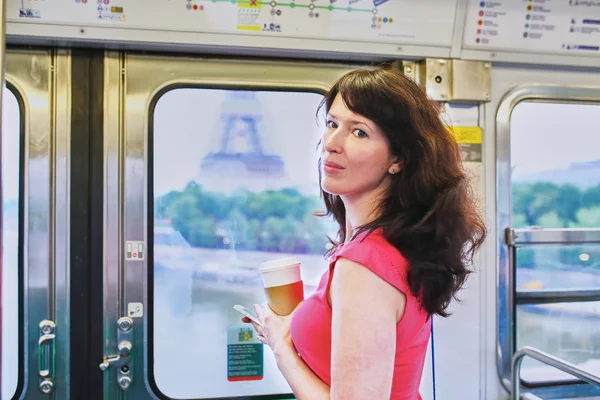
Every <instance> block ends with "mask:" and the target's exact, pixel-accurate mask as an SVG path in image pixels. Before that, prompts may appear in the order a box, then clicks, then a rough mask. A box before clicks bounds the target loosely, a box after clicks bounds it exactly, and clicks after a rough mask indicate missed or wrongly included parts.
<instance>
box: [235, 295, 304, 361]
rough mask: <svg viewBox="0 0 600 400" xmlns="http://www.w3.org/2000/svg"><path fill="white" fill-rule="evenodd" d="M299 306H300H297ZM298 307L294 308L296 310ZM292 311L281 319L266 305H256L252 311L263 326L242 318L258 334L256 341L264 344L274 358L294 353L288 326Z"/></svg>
mask: <svg viewBox="0 0 600 400" xmlns="http://www.w3.org/2000/svg"><path fill="white" fill-rule="evenodd" d="M298 306H300V305H298ZM297 309H298V307H296V310H297ZM296 310H294V311H293V312H292V313H291V314H290V315H288V316H285V317H282V316H279V315H277V314H275V313H274V312H273V310H271V307H269V304H268V303H265V304H263V305H262V307H261V306H259V305H258V304H255V305H254V311H255V312H256V316H257V317H258V319H259V321H261V322H262V324H263V326H260V325H258V324H256V323H255V322H252V321H250V319H248V318H247V317H244V318H242V321H244V322H250V323H251V324H252V326H253V327H254V329H255V330H256V332H257V333H258V337H257V339H258V340H259V341H260V342H262V343H264V344H266V345H267V346H269V347H270V348H271V350H273V353H274V354H275V357H276V358H277V357H279V356H280V355H281V354H284V353H285V352H288V351H290V350H292V351H294V352H295V350H294V344H293V343H292V336H291V333H290V325H291V322H292V316H293V315H294V313H295V312H296Z"/></svg>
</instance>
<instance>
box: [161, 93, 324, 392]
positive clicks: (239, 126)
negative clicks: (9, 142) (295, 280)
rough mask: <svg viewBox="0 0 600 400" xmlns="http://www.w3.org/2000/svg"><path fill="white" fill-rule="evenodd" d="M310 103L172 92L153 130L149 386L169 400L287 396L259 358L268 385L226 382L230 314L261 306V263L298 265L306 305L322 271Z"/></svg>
mask: <svg viewBox="0 0 600 400" xmlns="http://www.w3.org/2000/svg"><path fill="white" fill-rule="evenodd" d="M321 99H322V96H321V95H318V94H314V93H298V92H280V91H278V92H269V91H254V92H253V91H231V90H214V89H176V90H172V91H170V92H168V93H166V94H165V95H163V96H162V97H161V98H160V100H159V101H158V103H157V105H156V107H155V112H154V120H153V192H154V193H153V196H154V245H153V257H154V274H155V276H154V310H152V312H153V316H154V342H153V343H152V346H153V351H154V378H155V382H156V384H157V386H158V388H159V389H160V390H161V391H162V392H163V393H164V394H166V395H167V396H169V397H171V398H177V399H181V398H219V397H234V396H247V395H265V394H280V393H290V392H291V391H290V389H289V386H288V385H287V383H286V381H285V380H284V378H283V377H282V376H281V374H280V372H279V370H278V369H277V366H276V365H275V360H274V358H273V356H272V353H271V352H270V350H269V349H268V347H266V346H265V347H264V348H263V349H262V351H264V377H263V378H262V379H261V380H255V381H229V380H228V373H227V328H228V326H231V325H240V324H241V316H240V314H238V313H237V312H236V311H235V310H233V309H232V307H233V305H235V304H241V305H243V306H246V307H247V308H251V306H252V304H253V303H259V304H260V303H262V302H264V301H265V296H264V293H263V291H262V286H261V285H262V282H261V278H260V276H259V273H258V266H259V264H260V263H261V262H263V261H266V260H270V259H275V258H279V257H286V256H289V255H296V256H297V257H298V258H299V259H300V260H301V262H302V274H303V278H304V283H305V294H306V295H308V294H310V293H311V292H312V291H313V290H314V289H315V288H316V286H317V284H318V279H319V278H320V276H321V274H322V273H323V272H324V270H325V269H326V267H327V264H326V261H325V259H324V257H323V255H322V254H323V252H324V250H325V246H326V243H327V241H326V234H332V233H333V232H335V226H334V225H332V224H331V223H330V222H327V221H324V220H322V219H319V218H317V217H314V216H313V215H312V213H313V212H314V211H316V210H319V209H320V208H321V207H320V204H321V201H320V199H319V182H318V174H317V160H318V154H317V151H316V146H317V143H318V140H319V138H320V135H321V131H322V129H323V128H324V123H321V122H319V125H317V118H316V116H315V113H316V110H317V106H318V104H319V102H320V101H321Z"/></svg>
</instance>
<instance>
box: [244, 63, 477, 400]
mask: <svg viewBox="0 0 600 400" xmlns="http://www.w3.org/2000/svg"><path fill="white" fill-rule="evenodd" d="M322 106H325V108H326V111H327V129H326V131H325V133H324V135H323V137H322V140H321V143H320V148H321V151H322V154H321V158H320V161H319V173H320V182H321V189H322V196H323V199H324V201H325V206H326V209H327V212H326V213H323V214H322V215H324V216H328V215H333V217H334V218H335V219H336V220H337V222H338V223H339V231H338V236H337V240H335V241H332V244H333V248H332V249H331V250H330V252H329V254H327V255H328V256H330V266H329V270H328V271H326V272H325V274H324V275H323V277H322V279H321V282H320V284H319V286H318V288H317V290H316V291H315V293H314V294H313V295H312V296H310V297H309V298H308V299H306V300H305V301H304V302H303V303H302V304H301V305H299V307H298V308H296V310H295V311H294V313H292V315H290V316H287V317H280V316H278V315H276V314H274V313H273V311H272V310H271V309H270V307H269V306H268V305H264V306H262V307H258V306H256V305H255V310H256V312H257V316H258V317H259V319H261V320H263V321H264V325H263V327H260V326H258V325H256V324H253V325H254V328H255V329H256V331H257V332H258V335H259V336H258V337H259V340H260V341H261V342H263V343H265V344H267V345H269V346H270V347H271V349H272V350H273V352H274V354H275V358H276V360H277V365H278V367H279V369H280V370H281V372H282V373H283V375H284V377H285V378H286V380H287V382H288V383H289V385H290V386H291V388H292V390H293V392H294V394H295V395H296V398H297V399H300V400H305V399H309V400H318V399H336V400H337V399H344V400H352V399H360V400H364V399H370V400H378V399H402V400H414V399H420V395H419V392H418V389H419V384H420V380H421V375H422V371H423V365H424V362H425V353H426V350H427V344H428V340H429V336H430V332H431V317H432V315H434V314H437V315H441V316H448V313H447V308H448V306H449V304H450V302H451V300H452V299H453V298H454V297H455V294H456V293H457V291H458V290H459V289H460V288H461V286H462V285H463V283H464V282H465V280H466V278H467V276H468V274H469V273H470V270H469V264H470V263H471V262H472V258H473V255H474V252H475V251H476V250H477V248H478V247H479V246H480V245H481V243H482V242H483V240H484V237H485V227H484V224H483V222H482V220H481V218H480V216H479V214H478V211H477V207H476V199H475V198H474V196H473V195H472V193H471V191H470V186H469V183H468V181H467V178H466V176H465V172H464V170H463V168H462V165H461V160H460V155H459V151H458V146H457V144H456V142H455V140H454V139H453V138H452V136H451V135H450V133H449V132H448V130H447V129H446V127H445V126H444V124H443V123H442V121H441V119H440V110H441V109H440V106H439V105H438V104H437V103H435V102H434V101H432V100H430V99H429V98H428V97H427V95H426V94H425V93H424V92H423V90H422V89H421V88H420V87H419V86H418V85H417V84H416V83H415V82H413V81H412V80H410V79H408V78H406V77H405V76H403V75H402V74H401V73H400V72H398V71H396V70H392V69H377V70H358V71H353V72H350V73H348V74H347V75H345V76H344V77H342V78H341V79H340V80H339V81H338V82H337V83H336V84H335V85H334V86H333V88H332V89H331V90H330V91H329V93H328V94H327V95H326V97H325V99H324V101H323V103H322V104H321V107H322ZM244 321H245V322H250V321H249V320H248V319H244Z"/></svg>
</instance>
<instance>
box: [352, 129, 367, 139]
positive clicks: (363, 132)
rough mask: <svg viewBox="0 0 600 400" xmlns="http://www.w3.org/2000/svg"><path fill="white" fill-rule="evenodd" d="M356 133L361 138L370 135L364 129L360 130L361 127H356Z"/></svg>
mask: <svg viewBox="0 0 600 400" xmlns="http://www.w3.org/2000/svg"><path fill="white" fill-rule="evenodd" d="M354 134H355V135H356V136H358V137H359V138H362V137H367V136H368V135H367V134H366V133H365V131H362V130H360V129H355V130H354Z"/></svg>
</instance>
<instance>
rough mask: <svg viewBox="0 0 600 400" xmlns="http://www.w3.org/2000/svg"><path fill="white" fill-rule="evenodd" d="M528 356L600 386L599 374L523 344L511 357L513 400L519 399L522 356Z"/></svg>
mask: <svg viewBox="0 0 600 400" xmlns="http://www.w3.org/2000/svg"><path fill="white" fill-rule="evenodd" d="M525 356H529V357H531V358H533V359H535V360H538V361H540V362H542V363H544V364H546V365H549V366H551V367H554V368H556V369H559V370H561V371H563V372H566V373H567V374H571V375H573V376H574V377H576V378H579V379H581V380H582V381H585V382H587V383H590V384H592V385H598V386H600V376H596V375H593V374H592V373H590V372H588V371H585V370H583V369H581V368H579V367H577V366H576V365H573V364H571V363H569V362H567V361H564V360H561V359H560V358H557V357H554V356H552V355H550V354H548V353H544V352H543V351H541V350H538V349H534V348H533V347H528V346H525V347H523V348H522V349H520V350H519V351H517V352H516V353H515V355H514V356H513V359H512V371H511V372H512V396H511V398H512V399H513V400H519V399H520V393H519V392H520V390H521V385H520V383H521V377H520V375H521V363H522V362H523V358H525Z"/></svg>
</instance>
